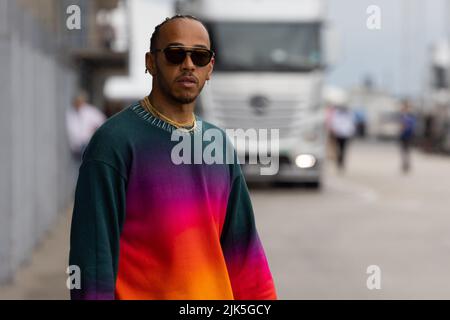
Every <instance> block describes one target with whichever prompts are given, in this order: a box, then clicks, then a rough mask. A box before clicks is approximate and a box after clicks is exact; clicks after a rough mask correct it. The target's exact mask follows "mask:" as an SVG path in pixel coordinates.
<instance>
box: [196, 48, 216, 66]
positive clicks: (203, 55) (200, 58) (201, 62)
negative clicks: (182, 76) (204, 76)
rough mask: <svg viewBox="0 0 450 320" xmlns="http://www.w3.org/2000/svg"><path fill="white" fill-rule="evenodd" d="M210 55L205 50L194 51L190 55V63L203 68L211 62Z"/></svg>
mask: <svg viewBox="0 0 450 320" xmlns="http://www.w3.org/2000/svg"><path fill="white" fill-rule="evenodd" d="M211 57H212V55H211V53H210V52H209V51H207V50H194V51H193V52H192V54H191V59H192V62H193V63H194V64H195V65H197V66H199V67H204V66H206V65H207V64H208V63H209V62H210V61H211Z"/></svg>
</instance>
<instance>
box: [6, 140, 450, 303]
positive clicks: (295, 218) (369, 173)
mask: <svg viewBox="0 0 450 320" xmlns="http://www.w3.org/2000/svg"><path fill="white" fill-rule="evenodd" d="M349 152H350V153H349V158H348V167H347V171H346V172H345V173H343V174H338V173H337V172H336V170H335V168H334V165H333V163H331V162H329V163H328V165H327V167H326V179H325V184H324V187H323V189H322V190H321V191H320V192H317V191H314V190H308V189H304V188H287V187H276V188H269V189H264V188H254V189H252V190H251V193H252V199H253V205H254V209H255V214H256V222H257V225H258V230H259V233H260V237H261V239H262V241H263V244H264V247H265V249H266V252H267V255H268V259H269V263H270V266H271V269H272V273H273V276H274V278H275V282H276V286H277V291H278V295H279V298H280V299H334V298H336V299H380V298H385V299H393V298H394V299H397V298H405V299H410V298H419V299H421V298H438V299H439V298H446V299H450V209H449V203H450V157H444V156H436V155H433V156H430V155H425V154H422V153H420V152H414V154H413V172H412V173H411V174H410V175H403V174H402V173H401V172H400V164H399V161H400V160H399V159H400V158H399V154H398V150H397V146H396V145H394V144H390V143H384V144H374V143H368V144H362V143H359V142H358V143H355V144H353V145H352V146H351V148H350V150H349ZM68 211H69V212H70V209H69V210H68ZM69 224H70V214H67V215H63V217H62V218H61V220H60V221H59V222H58V223H57V225H56V226H55V228H54V229H53V230H52V232H51V233H49V236H48V238H47V239H46V240H45V241H44V242H43V243H42V244H41V245H40V246H39V248H37V250H36V252H35V254H34V255H33V258H32V260H31V263H30V264H29V265H27V266H24V268H22V270H20V272H19V273H18V274H17V279H16V282H15V284H14V285H9V286H3V287H0V299H10V298H17V299H30V298H31V299H66V298H67V297H68V294H67V291H66V289H65V277H66V274H65V267H66V262H67V252H68V248H67V244H68V230H69ZM369 265H377V266H379V267H380V269H381V278H380V279H381V289H379V290H376V289H375V290H369V289H368V288H367V286H366V280H367V277H368V276H369V275H368V274H367V273H366V269H367V267H368V266H369Z"/></svg>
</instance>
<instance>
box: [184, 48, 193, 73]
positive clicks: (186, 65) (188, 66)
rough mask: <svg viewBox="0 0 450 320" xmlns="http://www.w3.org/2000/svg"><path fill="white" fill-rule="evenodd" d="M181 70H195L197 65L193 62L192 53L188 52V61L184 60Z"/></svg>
mask: <svg viewBox="0 0 450 320" xmlns="http://www.w3.org/2000/svg"><path fill="white" fill-rule="evenodd" d="M181 68H182V69H183V70H194V69H195V64H194V63H193V62H192V59H191V53H190V52H187V54H186V59H184V61H183V63H182V64H181Z"/></svg>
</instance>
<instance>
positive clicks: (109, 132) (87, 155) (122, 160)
mask: <svg viewBox="0 0 450 320" xmlns="http://www.w3.org/2000/svg"><path fill="white" fill-rule="evenodd" d="M136 121H137V119H136V118H135V117H134V115H133V114H132V111H131V110H130V107H127V108H125V109H124V110H122V111H120V112H118V113H117V114H115V115H114V116H112V117H111V118H109V119H108V120H107V121H106V122H105V123H104V124H103V125H102V126H101V127H100V128H98V129H97V131H96V132H95V133H94V135H93V136H92V138H91V140H90V142H89V144H88V146H87V147H86V149H85V151H84V153H83V163H84V162H87V161H99V162H103V163H105V164H107V165H109V166H111V167H113V168H114V169H116V170H117V171H118V172H119V173H120V175H122V177H124V178H125V179H126V177H127V175H128V169H129V163H130V159H131V154H132V152H131V151H132V145H131V141H132V139H130V136H131V135H132V133H133V129H135V128H136Z"/></svg>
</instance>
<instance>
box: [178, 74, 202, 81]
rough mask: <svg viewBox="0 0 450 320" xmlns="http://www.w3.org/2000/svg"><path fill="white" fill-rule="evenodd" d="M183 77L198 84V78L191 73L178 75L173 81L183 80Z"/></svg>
mask: <svg viewBox="0 0 450 320" xmlns="http://www.w3.org/2000/svg"><path fill="white" fill-rule="evenodd" d="M185 77H189V78H192V80H194V81H195V83H199V82H200V81H199V80H198V78H197V77H196V76H194V75H193V74H192V73H183V74H181V75H179V76H178V77H176V79H175V81H179V80H180V79H182V78H185Z"/></svg>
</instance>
